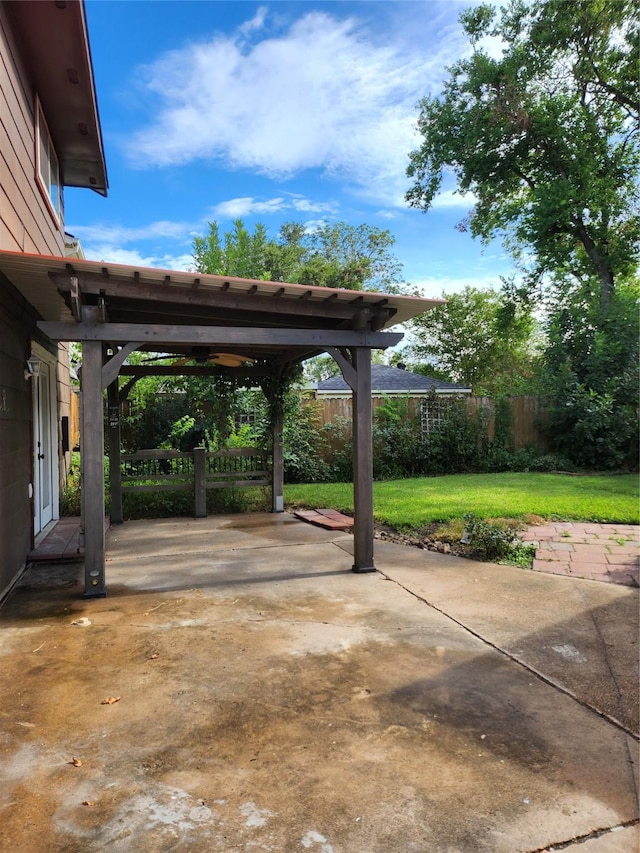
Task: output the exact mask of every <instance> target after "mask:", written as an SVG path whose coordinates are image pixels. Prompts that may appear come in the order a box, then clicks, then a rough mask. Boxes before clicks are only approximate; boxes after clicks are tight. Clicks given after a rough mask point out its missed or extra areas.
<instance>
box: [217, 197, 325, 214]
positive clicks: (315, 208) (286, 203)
mask: <svg viewBox="0 0 640 853" xmlns="http://www.w3.org/2000/svg"><path fill="white" fill-rule="evenodd" d="M336 209H337V206H336V204H335V203H333V202H317V201H311V200H310V199H308V198H305V197H304V196H301V195H298V194H296V193H286V194H285V195H284V196H281V197H279V198H271V199H267V200H265V201H258V200H257V199H255V198H253V196H244V197H241V198H230V199H228V200H227V201H221V202H219V203H218V204H216V205H214V206H213V207H212V208H211V209H210V210H211V214H212V215H213V217H214V218H216V219H237V218H238V217H240V218H243V217H246V216H251V215H254V214H258V215H263V216H264V215H269V214H273V213H280V212H282V211H285V210H295V211H298V212H300V213H331V212H335V210H336Z"/></svg>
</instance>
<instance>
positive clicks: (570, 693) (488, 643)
mask: <svg viewBox="0 0 640 853" xmlns="http://www.w3.org/2000/svg"><path fill="white" fill-rule="evenodd" d="M377 571H378V573H379V574H380V575H382V577H383V578H385V580H388V581H391V582H392V583H394V584H396V586H398V587H400V589H403V590H404V591H405V592H408V593H409V595H412V596H413V597H414V598H416V599H417V600H418V601H421V602H422V603H423V604H426V605H427V607H430V608H431V609H432V610H435V611H436V612H437V613H440V614H441V615H442V616H445V617H446V618H447V619H449V620H451V622H453V623H454V624H456V625H458V626H459V627H460V628H462V629H463V630H465V631H466V632H467V633H468V634H471V636H472V637H475V638H476V639H477V640H480V642H481V643H484V645H485V646H488V647H489V648H491V649H493V650H494V651H496V652H498V654H501V655H503V656H504V657H506V658H508V659H509V660H511V661H513V662H514V663H516V664H518V666H521V667H522V668H523V669H525V670H526V671H527V672H530V673H531V675H534V676H535V677H536V678H538V679H539V680H540V681H542V682H544V683H545V684H548V685H549V687H553V688H554V690H557V691H558V692H560V693H563V694H564V695H565V696H568V697H569V698H570V699H573V700H574V702H577V703H578V705H581V706H582V707H583V708H586V709H587V710H588V711H591V713H593V714H596V715H597V716H598V717H600V718H601V719H603V720H606V721H607V722H608V723H610V724H611V725H612V726H615V728H617V729H619V730H620V731H622V732H624V733H625V734H627V735H629V737H631V738H633V739H634V740H635V741H637V742H639V743H640V735H638V734H637V733H636V732H634V731H633V730H632V729H630V728H628V727H627V726H625V725H624V723H621V722H620V720H616V718H615V717H612V716H611V715H610V714H607V713H606V712H605V711H599V710H598V709H597V708H594V707H593V705H590V704H589V703H588V702H585V701H584V699H581V698H580V697H579V696H577V695H576V694H575V693H574V692H573V691H572V690H569V688H568V687H565V686H564V685H563V684H560V683H559V682H557V681H555V680H554V679H553V678H550V677H549V676H548V675H545V674H544V673H543V672H540V670H539V669H536V668H535V667H534V666H531V664H529V663H527V662H526V661H524V660H522V658H519V657H518V656H517V655H514V654H513V653H512V652H509V651H507V650H506V649H503V648H502V647H501V646H499V645H498V644H497V643H492V642H491V640H488V639H487V638H486V637H483V636H482V634H479V633H478V632H477V631H474V630H473V628H470V627H469V626H468V625H465V623H464V622H461V621H460V620H459V619H456V618H455V616H452V615H451V614H450V613H447V611H446V610H443V609H442V608H441V607H438V606H437V604H434V603H433V602H431V601H428V600H427V599H426V598H423V596H421V595H418V594H417V593H416V592H414V591H413V590H411V589H409V588H408V587H406V586H404V585H403V584H401V583H400V582H399V581H397V580H395V578H392V577H391V576H390V575H386V574H385V573H384V572H383V571H382V570H381V569H377ZM531 853H535V851H531Z"/></svg>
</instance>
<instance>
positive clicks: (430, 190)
mask: <svg viewBox="0 0 640 853" xmlns="http://www.w3.org/2000/svg"><path fill="white" fill-rule="evenodd" d="M461 22H462V25H463V27H464V30H465V32H466V34H467V35H468V37H469V40H470V42H471V47H472V53H471V56H470V57H469V58H466V59H462V60H460V61H459V62H457V63H455V65H453V66H452V67H451V68H450V69H449V77H448V79H447V81H446V83H445V86H444V91H443V92H442V94H441V95H439V96H437V97H426V98H424V99H423V101H422V102H421V109H420V114H419V118H418V130H419V132H420V134H421V136H422V142H421V145H420V147H419V148H418V149H416V150H415V151H413V152H412V153H411V155H410V165H409V169H408V175H409V176H410V177H411V178H413V180H414V183H413V186H412V187H411V189H410V190H409V192H408V193H407V200H408V201H409V203H410V204H411V205H412V206H414V207H417V208H421V209H423V210H428V209H429V207H430V206H431V205H432V204H433V201H434V199H435V197H436V195H437V194H438V192H439V190H440V188H441V186H442V181H443V176H444V175H445V173H446V172H448V171H452V172H453V174H454V175H455V177H456V179H457V182H458V187H459V190H460V191H461V192H462V193H472V194H473V196H474V199H475V204H474V207H473V210H472V211H471V213H470V216H469V219H468V220H467V221H466V222H464V223H462V224H461V226H460V227H461V228H463V229H464V228H467V227H468V228H469V229H470V231H471V233H472V234H473V236H477V237H480V238H482V239H484V240H489V239H491V238H493V237H495V236H497V235H499V236H502V237H503V238H505V241H506V244H507V245H508V246H509V247H510V249H511V250H512V252H513V254H514V256H515V257H516V259H517V260H518V262H519V263H520V264H521V265H522V266H523V267H526V268H527V271H528V273H529V274H530V276H531V280H533V281H537V280H539V279H540V277H541V276H543V275H544V274H551V275H552V276H554V277H557V276H561V277H563V276H573V277H574V278H575V279H577V280H579V281H584V280H585V278H589V277H595V278H596V279H597V281H598V282H599V297H600V300H601V302H602V304H603V305H605V306H606V305H607V304H608V303H609V302H610V300H611V297H612V294H613V291H614V287H615V282H616V278H617V277H618V276H622V277H625V276H628V275H629V274H630V273H631V272H632V271H633V270H634V269H635V266H636V263H637V260H638V253H639V251H640V248H639V246H640V242H639V240H640V217H639V215H638V185H637V176H638V168H639V163H640V155H639V151H638V143H637V140H638V89H637V83H638V67H639V45H640V32H639V24H638V16H637V7H636V6H635V3H634V2H633V0H573V2H570V3H568V2H565V0H537V2H533V3H525V2H523V0H511V2H510V3H509V5H508V6H507V8H506V9H503V10H501V13H500V14H498V13H497V11H496V10H495V8H493V7H491V6H488V5H481V6H476V7H473V8H471V9H469V10H467V11H466V12H465V13H463V15H462V16H461ZM486 36H492V37H493V39H492V43H493V44H494V45H495V40H496V39H498V40H499V43H500V44H501V46H502V53H501V55H500V56H499V57H495V56H494V55H492V53H490V52H489V49H488V47H487V46H486V45H487V40H486V39H485V37H486Z"/></svg>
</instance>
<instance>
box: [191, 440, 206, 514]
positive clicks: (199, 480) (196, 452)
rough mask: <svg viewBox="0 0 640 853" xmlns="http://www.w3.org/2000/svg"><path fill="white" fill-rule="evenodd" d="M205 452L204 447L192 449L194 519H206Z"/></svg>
mask: <svg viewBox="0 0 640 853" xmlns="http://www.w3.org/2000/svg"><path fill="white" fill-rule="evenodd" d="M205 462H206V450H205V449H204V447H194V448H193V488H194V492H195V510H194V516H195V517H196V518H206V517H207V479H206V477H207V474H206V467H205Z"/></svg>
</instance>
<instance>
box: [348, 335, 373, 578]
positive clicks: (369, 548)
mask: <svg viewBox="0 0 640 853" xmlns="http://www.w3.org/2000/svg"><path fill="white" fill-rule="evenodd" d="M352 353H353V367H354V369H355V371H356V377H357V378H356V382H355V388H354V391H353V406H352V412H353V503H354V526H353V571H354V572H375V570H376V568H375V566H374V563H373V437H372V430H371V415H372V407H371V350H370V349H369V348H367V347H354V348H353V349H352Z"/></svg>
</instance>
